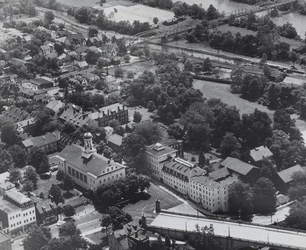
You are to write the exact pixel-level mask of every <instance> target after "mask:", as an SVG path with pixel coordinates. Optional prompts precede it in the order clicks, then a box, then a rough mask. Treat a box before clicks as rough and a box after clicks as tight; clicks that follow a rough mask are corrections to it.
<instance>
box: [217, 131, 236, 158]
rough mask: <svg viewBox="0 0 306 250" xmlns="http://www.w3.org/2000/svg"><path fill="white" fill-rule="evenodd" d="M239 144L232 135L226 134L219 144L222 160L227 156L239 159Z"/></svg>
mask: <svg viewBox="0 0 306 250" xmlns="http://www.w3.org/2000/svg"><path fill="white" fill-rule="evenodd" d="M240 148H241V144H240V143H239V141H238V139H237V138H236V137H235V136H234V134H232V133H226V135H225V136H224V137H223V140H222V142H221V144H220V152H221V156H222V158H223V159H225V158H226V157H228V156H231V157H235V158H240Z"/></svg>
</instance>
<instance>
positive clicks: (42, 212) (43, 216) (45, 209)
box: [32, 197, 59, 225]
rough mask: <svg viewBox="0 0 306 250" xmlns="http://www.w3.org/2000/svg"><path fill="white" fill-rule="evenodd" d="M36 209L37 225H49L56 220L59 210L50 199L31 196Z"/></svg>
mask: <svg viewBox="0 0 306 250" xmlns="http://www.w3.org/2000/svg"><path fill="white" fill-rule="evenodd" d="M32 200H33V202H34V206H35V211H36V221H37V223H38V225H40V224H43V225H50V224H54V223H55V222H57V221H58V217H59V216H58V214H59V210H58V207H57V205H56V204H55V203H54V202H52V201H51V200H50V199H48V200H41V199H40V198H38V197H32Z"/></svg>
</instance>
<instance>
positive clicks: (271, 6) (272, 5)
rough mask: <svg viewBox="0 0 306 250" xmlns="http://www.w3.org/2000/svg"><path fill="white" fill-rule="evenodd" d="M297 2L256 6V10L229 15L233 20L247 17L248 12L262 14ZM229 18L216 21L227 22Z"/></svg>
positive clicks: (245, 10) (290, 1)
mask: <svg viewBox="0 0 306 250" xmlns="http://www.w3.org/2000/svg"><path fill="white" fill-rule="evenodd" d="M297 2H298V0H283V1H280V0H279V1H277V2H275V3H273V4H268V5H265V6H259V5H257V6H256V8H251V9H244V10H240V11H238V12H235V13H231V14H230V15H234V17H235V18H238V17H242V16H246V15H248V14H249V13H250V12H254V13H258V12H262V11H266V10H270V9H274V8H279V7H282V6H285V5H292V4H294V3H297ZM230 15H229V16H230ZM229 16H227V17H223V18H220V19H218V22H219V23H225V22H227V21H228V19H229Z"/></svg>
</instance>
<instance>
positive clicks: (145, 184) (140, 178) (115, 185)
mask: <svg viewBox="0 0 306 250" xmlns="http://www.w3.org/2000/svg"><path fill="white" fill-rule="evenodd" d="M149 187H150V178H149V177H147V176H145V175H142V174H136V173H135V172H134V171H133V170H128V171H127V173H126V177H125V178H121V179H120V180H117V181H114V182H112V183H110V184H106V185H105V184H104V185H102V186H100V187H98V188H97V190H96V191H95V193H94V199H95V202H96V203H97V205H98V206H100V207H104V208H105V207H107V206H110V205H115V204H116V203H118V202H120V201H124V200H126V199H130V198H134V197H135V195H137V193H139V192H140V191H141V192H142V191H144V190H145V189H148V188H149Z"/></svg>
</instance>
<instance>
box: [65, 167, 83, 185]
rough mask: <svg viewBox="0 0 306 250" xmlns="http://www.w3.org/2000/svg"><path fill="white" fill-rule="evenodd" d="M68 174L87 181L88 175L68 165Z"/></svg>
mask: <svg viewBox="0 0 306 250" xmlns="http://www.w3.org/2000/svg"><path fill="white" fill-rule="evenodd" d="M68 174H69V175H72V176H74V177H76V178H77V179H79V180H81V181H83V182H85V183H87V176H86V175H84V174H82V173H80V172H79V171H77V170H75V169H74V168H71V167H69V166H68Z"/></svg>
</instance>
